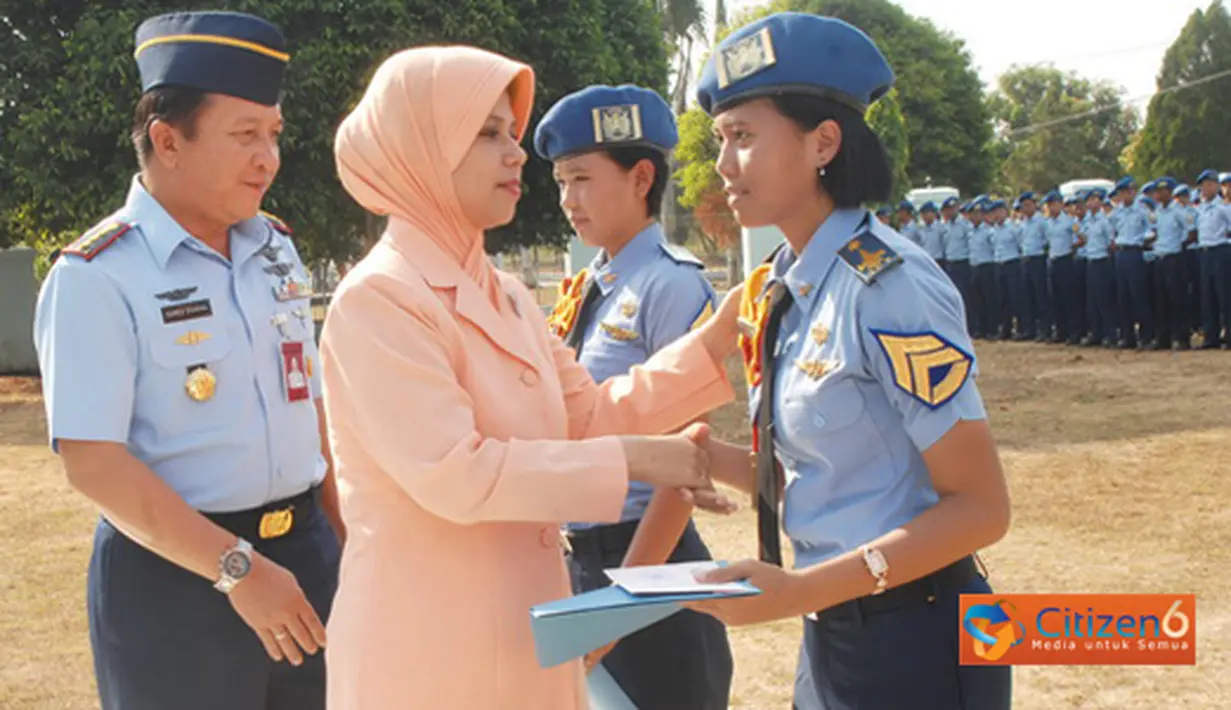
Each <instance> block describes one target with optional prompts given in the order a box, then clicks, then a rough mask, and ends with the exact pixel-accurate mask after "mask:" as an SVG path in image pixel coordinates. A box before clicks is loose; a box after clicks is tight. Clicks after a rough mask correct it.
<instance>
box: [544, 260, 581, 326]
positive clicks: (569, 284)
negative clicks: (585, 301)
mask: <svg viewBox="0 0 1231 710" xmlns="http://www.w3.org/2000/svg"><path fill="white" fill-rule="evenodd" d="M589 277H590V273H589V270H588V269H582V270H581V271H578V272H577V273H576V274H574V275H573V276H569V277H565V279H564V280H563V281H561V282H560V290H559V292H558V293H557V295H556V305H555V306H554V307H553V308H552V309H551V315H549V316H547V327H548V328H550V329H551V332H552V333H555V334H556V337H558V338H563V337H566V336H567V335H568V334H569V331H571V330H572V329H573V325H574V324H576V323H577V316H579V315H581V299H582V297H583V295H584V294H585V290H586V281H587V280H589Z"/></svg>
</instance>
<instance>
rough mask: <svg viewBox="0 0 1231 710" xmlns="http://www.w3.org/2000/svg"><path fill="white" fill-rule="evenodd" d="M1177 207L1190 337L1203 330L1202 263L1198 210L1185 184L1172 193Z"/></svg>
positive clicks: (1185, 303)
mask: <svg viewBox="0 0 1231 710" xmlns="http://www.w3.org/2000/svg"><path fill="white" fill-rule="evenodd" d="M1171 196H1172V197H1173V198H1174V200H1175V206H1176V208H1177V209H1179V210H1180V213H1181V214H1182V215H1183V216H1184V224H1185V232H1184V235H1185V236H1184V251H1183V252H1182V254H1181V257H1182V258H1181V264H1182V283H1183V285H1184V297H1185V301H1184V307H1185V309H1186V312H1187V313H1188V317H1187V323H1188V335H1189V336H1190V337H1191V336H1193V335H1195V334H1196V333H1197V332H1198V331H1199V330H1200V328H1201V288H1200V284H1201V262H1200V260H1199V258H1198V256H1197V208H1196V206H1195V205H1193V203H1192V189H1191V188H1190V187H1189V186H1188V185H1187V184H1185V183H1180V184H1178V185H1176V187H1175V189H1174V190H1172V191H1171Z"/></svg>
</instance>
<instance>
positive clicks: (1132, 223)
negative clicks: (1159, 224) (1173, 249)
mask: <svg viewBox="0 0 1231 710" xmlns="http://www.w3.org/2000/svg"><path fill="white" fill-rule="evenodd" d="M1115 224H1116V246H1121V247H1140V246H1145V241H1146V236H1147V235H1148V234H1149V233H1150V230H1151V228H1152V226H1153V225H1151V224H1150V212H1149V210H1147V209H1146V208H1145V207H1144V206H1143V205H1139V204H1133V205H1129V206H1127V207H1121V208H1120V210H1119V214H1118V215H1117V220H1116V221H1115Z"/></svg>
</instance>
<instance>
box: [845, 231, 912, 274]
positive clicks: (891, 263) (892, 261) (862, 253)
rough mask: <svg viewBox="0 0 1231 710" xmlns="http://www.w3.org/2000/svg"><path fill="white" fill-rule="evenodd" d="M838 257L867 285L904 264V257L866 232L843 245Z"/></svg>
mask: <svg viewBox="0 0 1231 710" xmlns="http://www.w3.org/2000/svg"><path fill="white" fill-rule="evenodd" d="M838 255H839V256H841V257H842V260H843V261H845V262H846V263H847V265H848V266H850V267H851V268H852V269H854V270H855V274H856V275H857V276H859V279H860V280H861V281H863V282H864V283H865V284H871V283H872V282H874V281H876V278H877V277H878V276H880V275H881V274H883V273H885V272H886V271H888V270H890V269H892V268H893V267H895V266H897V265H898V264H901V263H902V257H901V256H900V255H899V254H898V253H897V252H896V251H894V250H892V249H890V248H889V245H888V244H885V243H884V242H883V241H881V240H880V238H879V237H877V236H876V235H875V234H872V233H871V232H864V233H862V234H860V235H858V236H856V237H855V238H854V239H852V240H850V241H849V242H847V243H846V244H843V245H842V249H841V250H839V251H838Z"/></svg>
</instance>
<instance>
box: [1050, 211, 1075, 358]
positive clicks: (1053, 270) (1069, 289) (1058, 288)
mask: <svg viewBox="0 0 1231 710" xmlns="http://www.w3.org/2000/svg"><path fill="white" fill-rule="evenodd" d="M1062 202H1063V198H1061V196H1060V193H1058V192H1055V191H1052V192H1049V193H1047V195H1046V196H1044V198H1043V209H1044V210H1046V211H1047V217H1046V218H1045V219H1044V221H1043V235H1044V238H1046V239H1047V267H1048V268H1047V270H1048V275H1049V277H1050V286H1051V294H1050V302H1051V305H1052V314H1051V317H1050V319H1049V320H1051V321H1053V322H1054V323H1055V326H1056V329H1055V332H1054V333H1049V337H1048V340H1050V341H1051V342H1053V343H1059V342H1064V341H1065V340H1068V341H1069V342H1070V343H1072V342H1075V338H1076V335H1075V333H1076V331H1077V319H1076V317H1075V315H1076V314H1075V311H1076V309H1078V308H1081V307H1082V306H1081V304H1079V303H1077V296H1076V291H1075V289H1074V281H1075V278H1076V277H1075V274H1074V271H1073V270H1074V266H1073V242H1074V233H1075V231H1076V230H1075V229H1074V227H1073V225H1074V224H1075V222H1074V220H1073V218H1072V217H1071V216H1070V215H1068V214H1067V213H1065V212H1064V211H1063V209H1062V208H1063V205H1062Z"/></svg>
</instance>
